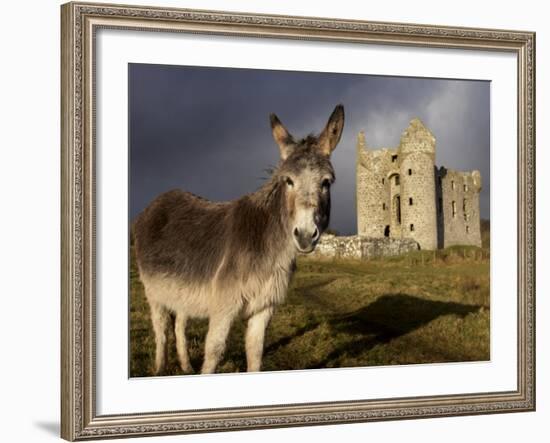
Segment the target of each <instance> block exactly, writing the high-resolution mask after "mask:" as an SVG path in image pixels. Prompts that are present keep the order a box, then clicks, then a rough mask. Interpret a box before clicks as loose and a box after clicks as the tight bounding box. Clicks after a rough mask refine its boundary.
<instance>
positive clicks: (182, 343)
mask: <svg viewBox="0 0 550 443" xmlns="http://www.w3.org/2000/svg"><path fill="white" fill-rule="evenodd" d="M186 325H187V316H186V315H185V314H183V313H182V312H177V313H176V325H175V328H174V332H175V335H176V348H177V350H178V357H179V360H180V366H181V370H182V371H183V372H184V373H186V374H190V373H192V372H193V367H192V366H191V363H190V362H189V354H188V353H187V340H186V337H185V326H186Z"/></svg>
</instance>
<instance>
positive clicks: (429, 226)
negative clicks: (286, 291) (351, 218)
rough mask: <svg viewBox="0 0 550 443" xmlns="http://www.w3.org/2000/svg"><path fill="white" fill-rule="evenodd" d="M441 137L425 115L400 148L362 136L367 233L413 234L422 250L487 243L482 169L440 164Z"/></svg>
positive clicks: (360, 180) (361, 188)
mask: <svg viewBox="0 0 550 443" xmlns="http://www.w3.org/2000/svg"><path fill="white" fill-rule="evenodd" d="M435 142H436V141H435V137H434V136H433V134H432V133H431V132H430V131H429V130H428V129H427V128H426V127H425V126H424V124H423V123H422V122H421V121H420V120H419V119H413V120H412V121H411V122H410V124H409V126H408V127H407V129H405V131H403V133H402V135H401V140H400V143H399V146H398V147H397V148H382V149H377V150H370V149H369V148H368V147H367V143H366V141H365V134H364V133H363V132H360V133H359V136H358V140H357V181H356V201H357V228H358V233H359V235H362V236H366V237H374V238H380V237H391V238H411V239H414V240H415V241H416V242H418V244H419V245H420V248H421V249H436V248H441V247H447V246H451V245H454V244H466V245H469V244H471V245H477V246H481V234H480V220H479V192H480V191H481V175H480V173H479V171H473V172H460V171H452V170H448V169H445V168H443V167H442V168H439V169H438V168H437V167H436V166H435V146H436V144H435Z"/></svg>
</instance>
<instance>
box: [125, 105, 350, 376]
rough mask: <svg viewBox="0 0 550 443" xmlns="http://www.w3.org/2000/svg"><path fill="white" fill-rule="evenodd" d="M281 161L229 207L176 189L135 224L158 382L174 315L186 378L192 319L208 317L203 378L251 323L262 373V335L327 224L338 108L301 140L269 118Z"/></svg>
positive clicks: (252, 361) (250, 366)
mask: <svg viewBox="0 0 550 443" xmlns="http://www.w3.org/2000/svg"><path fill="white" fill-rule="evenodd" d="M270 120H271V128H272V133H273V138H274V139H275V142H276V143H277V145H278V146H279V150H280V162H279V165H278V167H277V168H276V169H275V170H274V171H273V173H272V175H271V178H270V179H269V180H267V181H266V182H265V184H264V185H263V186H261V188H260V189H259V190H257V191H256V192H254V193H251V194H247V195H245V196H243V197H241V198H239V199H237V200H233V201H229V202H211V201H208V200H206V199H203V198H201V197H198V196H195V195H193V194H190V193H188V192H184V191H181V190H172V191H169V192H166V193H164V194H161V195H160V196H158V197H157V198H156V199H155V200H153V202H152V203H151V204H150V205H149V206H148V207H147V208H146V209H145V210H144V211H143V212H142V213H141V214H140V215H139V216H138V218H137V219H136V222H135V225H134V239H135V248H136V258H137V263H138V268H139V273H140V278H141V281H142V283H143V286H144V288H145V295H146V298H147V301H148V302H149V307H150V311H151V319H152V323H153V329H154V332H155V339H156V358H155V373H156V374H157V375H158V374H162V373H163V372H164V371H165V366H166V329H167V325H168V322H169V316H170V313H173V314H175V328H174V329H175V336H176V348H177V353H178V357H179V363H180V366H181V369H182V370H183V372H184V373H191V372H193V368H192V367H191V364H190V362H189V356H188V353H187V347H186V338H185V326H186V322H187V320H188V319H189V318H208V319H209V327H208V333H207V336H206V344H205V352H204V354H205V355H204V362H203V366H202V373H203V374H208V373H213V372H214V371H215V370H216V366H217V364H218V362H219V360H220V358H221V357H222V354H223V352H224V350H225V345H226V340H227V336H228V334H229V330H230V327H231V324H232V323H233V321H234V320H235V319H236V318H237V317H238V316H239V315H242V316H243V317H244V318H245V319H247V321H248V325H247V331H246V337H245V348H246V359H247V370H248V371H259V370H260V368H261V363H262V354H263V346H264V336H265V330H266V328H267V326H268V323H269V321H270V319H271V316H272V315H273V310H274V307H275V306H276V305H277V304H279V303H281V302H282V301H283V300H284V298H285V296H286V292H287V289H288V285H289V282H290V278H291V276H292V274H293V272H294V269H295V261H296V256H297V253H298V252H300V253H310V252H312V251H313V250H314V248H315V246H316V244H317V242H318V240H319V237H320V235H321V233H322V232H323V231H324V230H325V229H326V228H327V226H328V224H329V216H330V186H331V184H332V183H333V182H334V170H333V167H332V164H331V162H330V155H331V153H332V151H333V150H334V149H335V148H336V145H337V144H338V142H339V141H340V137H341V135H342V130H343V127H344V108H343V106H342V105H338V106H336V108H335V109H334V111H333V112H332V115H331V116H330V118H329V120H328V123H327V125H326V127H325V128H324V130H323V131H322V132H321V133H320V134H319V135H318V136H313V135H309V136H307V137H305V138H303V139H301V140H298V141H297V140H295V138H294V137H293V136H292V135H291V134H290V133H289V132H288V131H287V129H286V128H285V127H284V126H283V124H282V123H281V121H280V120H279V119H278V118H277V116H276V115H275V114H271V116H270Z"/></svg>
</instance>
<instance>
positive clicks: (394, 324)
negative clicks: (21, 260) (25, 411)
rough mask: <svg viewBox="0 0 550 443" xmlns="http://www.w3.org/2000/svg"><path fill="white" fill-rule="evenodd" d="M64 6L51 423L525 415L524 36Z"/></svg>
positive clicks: (531, 398) (531, 43)
mask: <svg viewBox="0 0 550 443" xmlns="http://www.w3.org/2000/svg"><path fill="white" fill-rule="evenodd" d="M312 13H314V11H313V10H312ZM61 18H62V20H61V23H62V41H61V47H62V60H61V73H62V97H61V100H62V116H61V117H62V118H61V122H62V127H61V132H62V147H61V149H62V177H61V182H62V195H61V198H62V257H61V259H62V303H61V321H62V324H61V328H62V329H61V331H62V334H61V340H62V343H61V349H62V365H61V386H62V390H61V412H62V413H61V417H62V422H61V434H62V437H63V438H65V439H67V440H71V441H72V440H86V439H94V438H108V437H129V436H146V435H159V434H174V433H194V432H212V431H226V430H237V429H261V428H269V427H281V426H303V425H321V424H335V423H352V422H366V421H376V420H394V419H410V418H425V417H443V416H459V415H472V414H490V413H500V412H520V411H533V410H534V409H535V280H534V279H535V268H534V264H535V99H534V97H535V35H534V33H532V32H525V31H505V30H492V29H470V28H453V27H443V26H437V25H416V24H396V23H379V22H363V21H353V20H340V19H338V20H332V19H326V18H323V19H321V18H306V17H287V16H268V15H257V14H248V13H233V12H232V13H228V12H217V11H195V10H184V9H166V8H156V7H134V6H124V5H106V4H91V3H79V2H76V3H68V4H65V5H63V6H62V7H61Z"/></svg>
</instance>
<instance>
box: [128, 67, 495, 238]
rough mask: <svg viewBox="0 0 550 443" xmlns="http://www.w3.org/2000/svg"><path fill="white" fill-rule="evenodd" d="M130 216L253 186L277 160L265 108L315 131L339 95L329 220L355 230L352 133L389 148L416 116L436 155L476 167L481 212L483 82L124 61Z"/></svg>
mask: <svg viewBox="0 0 550 443" xmlns="http://www.w3.org/2000/svg"><path fill="white" fill-rule="evenodd" d="M129 74H130V82H129V83H130V91H129V96H130V183H131V192H130V216H131V218H133V217H134V216H135V215H137V214H138V213H139V212H140V211H141V210H142V209H143V208H144V207H145V206H146V205H147V204H148V203H149V202H150V201H151V200H152V199H153V198H154V197H155V196H157V195H158V194H159V193H161V192H164V191H166V190H169V189H173V188H182V189H185V190H188V191H191V192H193V193H195V194H198V195H201V196H204V197H206V198H209V199H212V200H228V199H233V198H237V197H239V196H241V195H242V194H245V193H248V192H251V191H253V190H255V189H257V188H258V187H259V186H260V185H261V183H262V180H263V179H264V178H265V177H266V176H267V173H266V172H265V169H266V168H269V167H270V166H274V165H276V164H277V162H278V149H277V147H276V145H275V143H274V141H273V139H272V137H271V131H270V127H269V118H268V116H269V113H271V112H275V113H276V114H277V115H278V116H279V117H280V119H281V120H282V121H283V123H284V124H285V125H286V127H287V128H288V129H289V130H290V132H291V133H293V134H294V135H296V136H304V135H306V134H308V133H310V132H315V133H318V132H319V131H321V129H322V128H323V126H324V124H325V123H326V120H327V118H328V116H329V115H330V113H331V111H332V110H333V108H334V106H335V105H336V104H337V103H343V104H344V106H345V109H346V126H345V128H344V134H343V136H342V140H341V141H340V144H339V146H338V148H337V149H336V151H335V152H334V154H333V165H334V167H335V170H336V178H337V179H336V183H335V185H334V187H333V191H332V192H333V211H332V221H331V226H332V227H333V228H334V229H336V230H338V231H340V232H341V233H355V232H356V212H355V142H356V137H357V133H358V132H359V131H360V130H364V131H365V135H366V140H367V144H368V146H369V147H370V148H371V149H375V148H379V147H395V146H397V145H398V144H399V138H400V136H401V133H402V131H403V130H404V129H405V128H406V127H407V125H408V123H409V121H410V120H411V119H412V118H414V117H419V118H420V119H422V121H424V123H425V124H426V126H427V127H428V128H429V129H430V130H431V131H432V132H433V134H434V135H435V137H436V139H437V159H436V161H437V164H438V165H445V166H446V167H448V168H451V169H458V170H471V169H479V170H480V171H481V174H482V177H483V184H484V187H483V191H482V194H481V215H482V217H484V218H489V143H490V141H489V133H490V121H489V109H490V108H489V100H490V95H489V90H490V85H489V83H488V82H481V81H458V80H438V79H420V78H406V77H380V76H366V75H348V74H330V73H304V72H286V71H262V70H246V69H222V68H199V67H178V66H158V65H143V64H131V65H130V67H129Z"/></svg>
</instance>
